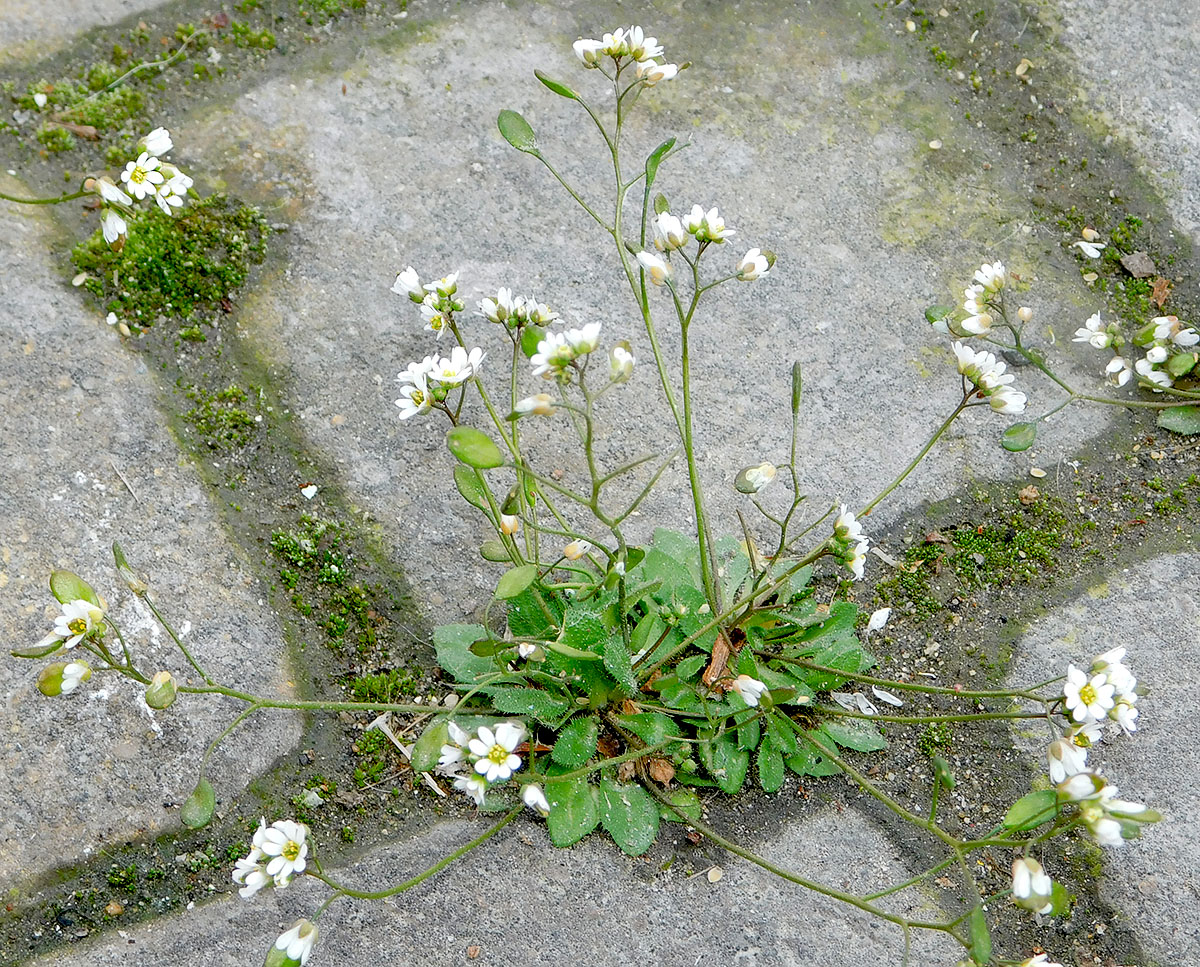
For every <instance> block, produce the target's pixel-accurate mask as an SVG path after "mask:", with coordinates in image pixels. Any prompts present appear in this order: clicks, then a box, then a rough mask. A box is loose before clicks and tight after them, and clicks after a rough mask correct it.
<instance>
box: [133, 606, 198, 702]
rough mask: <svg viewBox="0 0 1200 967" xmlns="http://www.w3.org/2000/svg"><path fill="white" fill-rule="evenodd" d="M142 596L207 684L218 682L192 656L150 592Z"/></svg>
mask: <svg viewBox="0 0 1200 967" xmlns="http://www.w3.org/2000/svg"><path fill="white" fill-rule="evenodd" d="M141 598H142V600H143V601H145V602H146V607H148V608H149V609H150V610H151V611H152V612H153V613H154V617H155V618H157V619H158V623H159V624H160V625H162V626H163V627H164V628H166V629H167V634H169V635H170V636H171V639H172V640H173V641H174V642H175V644H177V645H178V646H179V650H180V651H182V652H183V657H184V658H186V659H187V660H188V664H189V665H191V666H192V667H193V668H194V669H196V672H197V673H198V674H199V675H200V677H201V678H203V679H204V681H205V682H206V683H207V684H209V685H214V684H216V683H215V682H214V681H213V680H212V678H211V677H210V676H209V674H208V672H206V671H205V670H204V669H203V668H201V667H200V663H199V662H198V661H196V659H195V658H193V657H192V653H191V652H190V651H188V649H187V645H185V644H184V643H183V639H181V638H180V637H179V635H177V634H176V633H175V629H174V628H172V627H171V624H170V622H169V621H167V619H166V618H164V617H163V616H162V614H161V613H160V612H159V610H158V608H156V607H155V606H154V602H153V601H151V600H150V595H149V593H147V592H145V591H143V592H142V594H141Z"/></svg>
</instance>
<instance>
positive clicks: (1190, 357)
mask: <svg viewBox="0 0 1200 967" xmlns="http://www.w3.org/2000/svg"><path fill="white" fill-rule="evenodd" d="M1196 359H1197V354H1196V353H1176V354H1175V355H1174V356H1172V357H1171V358H1170V359H1168V360H1167V372H1168V373H1170V374H1171V375H1172V376H1174V377H1175V378H1176V379H1179V377H1181V376H1186V375H1187V374H1188V373H1190V372H1191V371H1192V367H1193V366H1195V365H1196Z"/></svg>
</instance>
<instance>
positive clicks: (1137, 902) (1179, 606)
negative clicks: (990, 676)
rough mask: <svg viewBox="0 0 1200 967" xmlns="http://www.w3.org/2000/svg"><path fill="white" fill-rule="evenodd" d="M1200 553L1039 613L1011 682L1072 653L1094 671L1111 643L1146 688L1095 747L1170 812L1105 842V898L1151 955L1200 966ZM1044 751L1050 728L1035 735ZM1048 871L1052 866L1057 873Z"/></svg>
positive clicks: (1147, 566)
mask: <svg viewBox="0 0 1200 967" xmlns="http://www.w3.org/2000/svg"><path fill="white" fill-rule="evenodd" d="M1198 565H1200V556H1197V555H1195V554H1180V555H1174V556H1171V555H1167V556H1163V557H1157V558H1154V559H1153V560H1150V561H1146V562H1145V563H1143V564H1139V565H1137V566H1134V567H1129V568H1125V569H1123V570H1122V571H1121V572H1120V573H1119V574H1117V575H1114V576H1113V578H1112V579H1111V580H1109V581H1107V582H1105V583H1103V584H1100V585H1097V586H1096V587H1093V588H1089V589H1088V590H1087V592H1086V593H1085V594H1083V595H1081V596H1080V598H1079V599H1078V600H1076V601H1072V602H1070V603H1069V604H1067V605H1064V606H1063V607H1061V608H1057V609H1055V610H1054V611H1053V612H1052V613H1051V614H1049V615H1048V616H1047V617H1045V618H1044V619H1042V620H1040V621H1038V622H1037V623H1036V624H1034V625H1033V627H1031V628H1030V629H1029V631H1028V633H1027V634H1026V635H1025V636H1024V637H1023V638H1022V639H1021V641H1020V642H1019V644H1018V654H1019V655H1020V659H1019V660H1018V662H1017V663H1016V665H1015V667H1014V672H1013V681H1022V680H1026V681H1027V680H1028V679H1029V678H1030V677H1031V676H1038V675H1039V673H1040V672H1041V671H1042V670H1043V669H1049V671H1048V672H1047V675H1049V674H1051V673H1052V672H1054V671H1059V670H1061V671H1062V672H1064V673H1065V671H1066V666H1067V663H1068V662H1074V663H1075V664H1076V665H1078V666H1079V667H1082V668H1087V667H1089V666H1090V664H1091V660H1092V659H1093V658H1094V657H1095V656H1096V655H1099V654H1102V653H1104V652H1106V651H1108V650H1109V649H1111V648H1117V647H1123V648H1125V649H1126V650H1127V654H1126V656H1125V661H1126V663H1127V664H1128V665H1129V666H1130V668H1131V669H1132V670H1133V672H1134V674H1135V675H1136V676H1137V679H1138V683H1139V685H1142V686H1144V687H1145V688H1147V689H1148V690H1149V694H1147V695H1146V696H1145V697H1144V698H1142V699H1141V700H1140V701H1139V703H1138V708H1139V709H1140V712H1139V715H1138V728H1137V731H1136V732H1135V733H1134V734H1133V735H1130V736H1122V735H1121V734H1120V730H1116V735H1112V734H1110V735H1109V736H1108V738H1107V739H1106V740H1105V742H1104V743H1102V744H1101V746H1100V747H1099V748H1097V749H1094V750H1093V751H1092V752H1091V753H1089V758H1088V765H1089V766H1091V767H1099V768H1100V769H1101V770H1102V771H1103V772H1104V774H1105V775H1106V776H1107V777H1108V779H1109V781H1110V782H1111V783H1112V784H1114V785H1115V786H1117V787H1118V788H1119V789H1120V790H1121V797H1122V798H1124V799H1132V800H1134V801H1135V802H1143V803H1145V804H1146V805H1148V806H1152V807H1153V808H1155V809H1157V810H1159V811H1160V812H1161V813H1163V815H1164V817H1165V818H1164V820H1163V821H1162V822H1161V823H1159V824H1157V825H1155V826H1149V827H1146V828H1145V829H1144V832H1143V834H1142V837H1141V838H1140V839H1138V840H1135V841H1133V842H1131V843H1127V844H1126V845H1125V846H1124V847H1123V848H1121V849H1120V850H1115V851H1112V852H1109V851H1106V857H1105V860H1106V863H1105V877H1104V882H1103V886H1102V889H1101V895H1102V896H1104V897H1105V898H1106V899H1108V900H1109V901H1111V902H1112V904H1113V905H1114V907H1115V908H1116V909H1117V910H1118V911H1120V912H1121V914H1122V915H1123V916H1124V917H1126V918H1127V922H1129V923H1133V924H1136V925H1137V926H1138V931H1139V934H1140V935H1141V937H1142V941H1143V944H1144V946H1145V949H1146V952H1147V954H1149V955H1150V956H1152V957H1154V958H1155V962H1157V963H1160V964H1164V965H1165V964H1194V963H1200V927H1198V926H1197V924H1196V921H1195V918H1194V917H1193V916H1191V915H1190V911H1192V910H1195V909H1196V908H1197V906H1198V905H1200V884H1198V883H1197V881H1196V871H1197V870H1198V869H1200V844H1198V843H1197V842H1196V838H1195V836H1194V830H1195V823H1196V817H1197V816H1198V815H1200V792H1198V791H1197V789H1196V781H1195V780H1196V776H1197V775H1200V753H1198V752H1197V749H1196V743H1195V742H1194V741H1193V738H1192V736H1193V729H1192V726H1191V705H1190V702H1189V696H1190V694H1191V690H1192V684H1191V683H1192V680H1193V676H1192V675H1191V673H1190V671H1189V669H1191V668H1193V667H1194V666H1195V663H1196V658H1197V654H1198V653H1200V606H1198V605H1197V602H1198V601H1200V578H1198V577H1197V575H1198V574H1200V570H1198ZM1022 744H1023V745H1024V747H1025V748H1026V749H1027V750H1028V751H1029V752H1030V753H1031V754H1032V755H1035V756H1039V757H1040V756H1041V755H1042V754H1043V753H1044V750H1045V741H1044V737H1043V736H1039V737H1038V738H1037V739H1032V738H1030V739H1026V740H1024V742H1023V743H1022ZM1047 872H1049V873H1050V874H1051V876H1053V875H1054V873H1055V871H1054V870H1048V871H1047Z"/></svg>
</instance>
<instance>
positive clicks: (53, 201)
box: [0, 189, 93, 205]
mask: <svg viewBox="0 0 1200 967" xmlns="http://www.w3.org/2000/svg"><path fill="white" fill-rule="evenodd" d="M91 194H93V192H90V191H84V190H83V189H80V190H79V191H73V192H71V193H70V194H68V195H59V196H58V197H57V198H18V197H17V196H16V195H9V194H6V193H5V192H3V191H0V198H3V199H4V200H5V201H15V202H16V203H17V204H19V205H58V204H60V203H62V202H64V201H74V200H75V199H76V198H82V197H83V196H84V195H91Z"/></svg>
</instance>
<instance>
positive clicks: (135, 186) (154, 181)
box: [121, 151, 166, 201]
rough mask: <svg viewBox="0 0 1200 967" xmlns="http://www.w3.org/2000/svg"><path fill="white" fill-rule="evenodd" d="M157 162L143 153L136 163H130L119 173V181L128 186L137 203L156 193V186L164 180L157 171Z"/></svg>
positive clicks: (158, 165) (158, 166)
mask: <svg viewBox="0 0 1200 967" xmlns="http://www.w3.org/2000/svg"><path fill="white" fill-rule="evenodd" d="M160 167H161V164H160V162H159V160H158V159H157V158H155V157H153V156H152V155H149V154H147V153H146V152H145V151H143V152H142V153H141V154H140V155H138V157H137V160H136V161H131V162H129V164H127V165H126V166H125V170H124V171H122V172H121V180H122V181H123V182H125V184H126V185H128V186H129V193H130V194H131V195H133V197H134V198H136V199H138V200H139V201H140V200H141V199H143V198H145V197H146V196H147V195H148V194H150V193H151V192H154V191H157V190H158V186H159V185H161V184H162V183H163V182H164V181H165V180H166V179H165V178H164V177H163V173H162V172H161V171H159V170H158V169H159V168H160Z"/></svg>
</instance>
